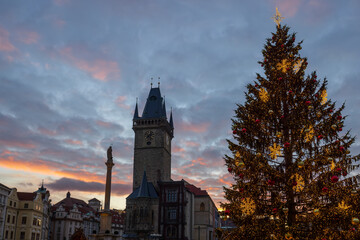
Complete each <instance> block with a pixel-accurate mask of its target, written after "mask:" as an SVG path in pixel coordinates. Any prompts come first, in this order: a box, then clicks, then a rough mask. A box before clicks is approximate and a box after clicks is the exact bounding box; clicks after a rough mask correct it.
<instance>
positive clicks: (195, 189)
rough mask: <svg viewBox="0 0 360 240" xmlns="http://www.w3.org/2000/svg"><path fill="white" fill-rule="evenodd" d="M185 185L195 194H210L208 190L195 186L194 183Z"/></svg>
mask: <svg viewBox="0 0 360 240" xmlns="http://www.w3.org/2000/svg"><path fill="white" fill-rule="evenodd" d="M185 187H186V188H187V189H188V190H189V191H190V192H192V193H193V194H194V195H195V196H209V194H208V193H207V191H206V190H201V188H198V187H195V186H194V185H192V184H187V185H185Z"/></svg>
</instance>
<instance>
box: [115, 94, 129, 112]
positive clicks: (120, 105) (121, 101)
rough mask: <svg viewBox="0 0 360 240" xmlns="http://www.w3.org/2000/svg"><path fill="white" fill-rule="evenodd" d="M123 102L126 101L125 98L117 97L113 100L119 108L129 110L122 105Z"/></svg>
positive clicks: (127, 106) (126, 106)
mask: <svg viewBox="0 0 360 240" xmlns="http://www.w3.org/2000/svg"><path fill="white" fill-rule="evenodd" d="M125 101H126V96H119V97H117V98H116V100H115V102H116V104H117V105H118V106H119V107H121V108H124V109H130V106H129V105H127V104H125V103H124V102H125Z"/></svg>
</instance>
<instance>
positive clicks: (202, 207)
mask: <svg viewBox="0 0 360 240" xmlns="http://www.w3.org/2000/svg"><path fill="white" fill-rule="evenodd" d="M200 211H205V204H204V203H203V202H202V203H200Z"/></svg>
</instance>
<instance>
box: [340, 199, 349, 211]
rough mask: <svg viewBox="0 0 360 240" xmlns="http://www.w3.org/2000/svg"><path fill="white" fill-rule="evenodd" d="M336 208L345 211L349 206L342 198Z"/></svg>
mask: <svg viewBox="0 0 360 240" xmlns="http://www.w3.org/2000/svg"><path fill="white" fill-rule="evenodd" d="M338 208H339V209H340V210H342V211H345V210H347V209H349V208H350V206H348V205H346V204H345V201H344V200H343V201H342V202H341V203H339V205H338Z"/></svg>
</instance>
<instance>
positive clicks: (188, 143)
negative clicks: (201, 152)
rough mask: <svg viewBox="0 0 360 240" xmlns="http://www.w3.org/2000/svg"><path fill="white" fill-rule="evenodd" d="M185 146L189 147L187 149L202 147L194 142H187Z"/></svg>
mask: <svg viewBox="0 0 360 240" xmlns="http://www.w3.org/2000/svg"><path fill="white" fill-rule="evenodd" d="M185 146H187V147H200V143H197V142H192V141H186V142H185Z"/></svg>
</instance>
